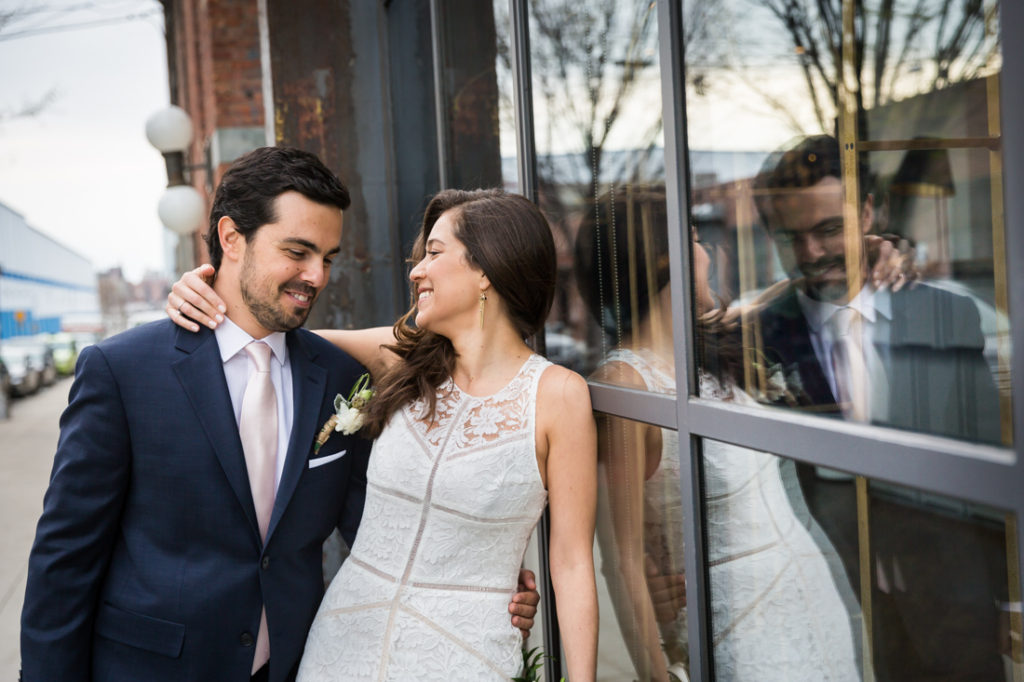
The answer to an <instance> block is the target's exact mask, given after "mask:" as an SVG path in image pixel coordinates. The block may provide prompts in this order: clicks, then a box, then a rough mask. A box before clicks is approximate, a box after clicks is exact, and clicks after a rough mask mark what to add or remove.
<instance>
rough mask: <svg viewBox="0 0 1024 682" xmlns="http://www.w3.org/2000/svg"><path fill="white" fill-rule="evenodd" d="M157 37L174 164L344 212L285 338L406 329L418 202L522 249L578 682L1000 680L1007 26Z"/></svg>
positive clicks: (569, 20) (1004, 576) (234, 6)
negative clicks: (264, 173)
mask: <svg viewBox="0 0 1024 682" xmlns="http://www.w3.org/2000/svg"><path fill="white" fill-rule="evenodd" d="M165 7H166V8H167V16H168V47H169V55H170V59H169V61H170V63H171V65H172V68H171V86H172V94H173V97H172V99H174V100H175V101H176V103H178V104H179V105H180V106H183V107H184V108H186V110H188V111H189V112H190V113H191V114H192V116H193V119H194V120H195V121H197V122H198V125H197V128H198V130H199V131H200V134H199V135H197V140H196V143H195V146H194V148H193V149H192V153H191V156H192V163H193V164H196V165H200V164H202V163H203V161H202V160H203V159H204V158H205V159H208V160H209V162H208V164H207V165H209V166H210V167H212V168H213V169H214V170H213V174H214V176H215V175H216V173H217V172H218V169H221V168H222V167H223V164H224V163H227V162H229V161H230V160H231V159H232V158H234V157H236V156H237V155H238V154H239V153H241V152H243V151H245V150H246V149H247V148H250V147H252V146H259V145H261V144H289V145H295V146H300V147H303V148H306V149H309V150H311V151H314V152H316V153H318V154H319V155H320V156H321V157H322V158H324V160H325V161H326V162H327V163H328V165H329V166H331V167H332V168H333V169H334V170H335V171H336V172H338V174H339V175H340V176H341V177H342V179H343V180H345V182H346V183H347V184H348V185H349V186H350V188H351V189H352V193H353V208H352V209H351V210H350V211H348V212H346V218H345V236H344V244H343V252H342V254H341V257H340V258H339V259H338V260H336V261H335V267H334V270H333V271H332V282H331V284H330V286H329V287H328V289H327V290H326V291H325V294H324V296H323V298H322V299H321V302H320V303H319V304H318V308H317V310H316V312H315V313H314V317H313V318H312V319H311V322H310V324H311V326H338V327H347V326H365V325H372V324H384V323H388V322H390V321H391V320H393V319H394V317H395V316H396V315H397V314H399V313H401V312H403V310H404V309H405V307H406V305H407V301H408V292H407V287H406V284H405V277H406V271H405V265H404V261H403V255H404V253H405V251H406V249H407V248H408V246H409V244H410V242H411V239H412V237H413V236H414V234H415V232H416V227H417V221H418V214H419V213H420V212H421V211H422V208H423V206H424V205H425V201H426V199H427V198H428V197H429V196H430V194H432V193H433V192H435V191H437V190H438V189H441V188H445V187H460V188H470V187H477V186H503V187H505V188H508V189H512V190H515V191H519V192H521V193H523V194H525V195H526V196H527V197H529V198H530V199H532V200H534V201H536V202H537V203H538V204H539V205H540V206H541V207H542V208H543V209H544V211H545V212H546V214H547V215H548V217H549V220H550V222H551V225H552V229H553V231H554V236H555V241H556V244H557V246H558V249H559V285H558V292H557V295H556V301H555V305H554V308H553V310H552V312H551V316H550V319H549V324H548V325H547V328H546V330H545V333H544V335H543V336H542V337H540V338H537V339H535V345H536V347H537V348H538V349H540V350H541V351H542V352H545V353H546V354H547V355H548V357H550V358H552V359H553V360H555V361H557V362H560V363H562V364H565V365H567V366H570V367H572V368H573V369H576V370H577V371H580V372H581V373H583V374H584V375H586V376H587V377H588V378H589V381H590V386H591V396H592V399H593V402H594V406H595V409H596V410H597V417H598V426H599V431H600V441H601V442H600V453H599V457H600V461H599V464H600V471H601V474H602V477H601V497H600V509H599V524H598V533H597V551H596V553H595V555H596V561H597V562H598V566H597V569H598V576H599V583H601V585H600V587H601V594H602V600H603V602H602V606H603V607H604V608H602V612H601V631H600V637H601V661H600V669H599V679H606V680H623V679H626V680H628V679H643V680H647V679H659V680H663V679H670V677H669V674H670V673H671V674H673V675H675V676H676V677H678V678H680V679H681V678H683V676H684V674H685V675H688V676H689V678H690V679H693V680H711V679H718V680H747V679H758V680H763V679H787V680H795V679H815V680H817V679H863V680H876V679H877V680H937V679H943V680H967V679H984V680H1020V679H1024V669H1022V661H1024V656H1022V650H1021V645H1022V623H1021V598H1020V594H1021V592H1020V591H1021V587H1022V584H1021V574H1020V560H1021V554H1020V548H1021V544H1022V541H1024V535H1022V531H1021V528H1020V525H1019V523H1018V519H1019V516H1020V514H1021V512H1022V511H1024V495H1021V490H1024V462H1022V461H1021V457H1020V451H1021V449H1020V448H1019V447H1018V441H1017V439H1016V434H1017V433H1020V432H1021V429H1022V428H1024V421H1022V420H1024V408H1022V407H1021V400H1020V399H1019V396H1020V395H1021V391H1024V384H1022V383H1021V382H1022V378H1021V377H1022V371H1021V366H1020V362H1019V361H1018V360H1017V359H1016V354H1015V353H1014V352H1013V348H1014V347H1018V348H1019V347H1021V344H1020V342H1019V341H1018V342H1017V343H1014V341H1015V339H1018V338H1020V336H1021V332H1020V330H1019V329H1018V327H1019V325H1014V324H1013V323H1012V319H1013V318H1014V317H1017V318H1018V319H1024V317H1021V313H1020V312H1017V313H1014V312H1013V311H1014V310H1017V311H1020V310H1021V309H1022V306H1024V290H1022V286H1024V275H1022V274H1021V272H1022V270H1021V268H1017V267H1015V266H1016V265H1018V264H1021V263H1024V238H1022V231H1021V227H1022V226H1024V197H1022V196H1021V193H1020V192H1019V191H1015V190H1014V188H1016V187H1019V186H1020V183H1021V179H1022V178H1024V126H1022V125H1021V124H1020V121H1019V117H1017V116H1016V115H1015V114H1014V112H1018V111H1020V110H1021V105H1022V102H1021V99H1022V97H1024V94H1022V90H1021V88H1020V87H1018V86H1015V85H1014V84H1016V83H1019V82H1021V81H1020V77H1021V71H1022V69H1024V54H1022V50H1024V48H1022V47H1021V41H1018V40H1016V37H1017V33H1019V32H1020V31H1021V27H1022V26H1024V5H1021V4H1020V3H1017V2H1007V1H1005V0H1004V1H1002V2H1000V1H998V0H979V1H977V2H969V3H962V2H954V1H952V0H918V1H915V2H902V1H900V0H878V1H871V2H869V1H868V0H828V1H826V2H818V1H815V2H811V1H810V0H806V1H805V0H793V1H792V2H776V1H775V0H695V1H693V2H678V1H676V0H654V1H651V0H629V1H625V2H624V1H622V0H577V1H576V2H562V1H560V0H494V2H486V1H484V2H480V1H478V0H408V1H402V0H395V1H392V2H382V3H363V2H359V3H356V2H351V3H346V2H342V3H338V2H324V1H323V0H298V1H297V2H296V1H290V2H285V1H284V0H258V1H257V0H250V1H247V2H243V1H242V0H207V1H205V2H196V1H194V0H180V1H175V0H165ZM201 175H202V174H201V172H197V173H196V175H194V178H195V180H196V184H197V185H200V186H201V185H203V184H204V183H205V178H202V177H201ZM215 179H216V177H213V178H212V179H211V180H215ZM206 184H208V185H210V186H212V184H213V183H212V181H211V182H210V183H206ZM195 257H198V258H201V257H202V253H201V251H199V252H198V253H197V254H196V255H195ZM1015 397H1017V398H1018V399H1016V400H1015V399H1014V398H1015ZM544 543H545V535H544V526H543V524H542V526H541V529H540V538H539V543H538V545H539V547H540V550H541V551H540V552H539V555H538V558H537V559H535V560H534V561H535V562H536V563H534V564H533V565H534V566H539V569H540V573H541V575H542V578H544V580H543V581H542V582H543V583H544V592H545V594H544V598H543V606H542V614H543V616H544V618H543V626H542V627H540V628H538V632H537V633H536V635H537V637H538V638H539V639H542V640H543V646H544V647H545V650H546V651H547V652H549V653H552V654H554V655H555V656H556V658H557V656H558V654H557V652H558V649H559V643H558V642H559V640H558V628H557V620H556V618H555V612H556V611H557V604H555V601H554V598H553V595H552V593H551V591H550V585H549V584H548V581H547V580H546V577H547V575H546V572H545V569H544V551H543V548H544ZM528 563H529V561H528ZM682 582H685V597H684V596H683V595H682V593H681V590H679V588H678V586H679V585H680V583H682ZM684 604H685V606H684ZM533 643H537V644H540V643H541V642H540V641H538V642H533ZM545 675H547V679H550V680H557V679H559V677H560V670H559V664H558V663H557V660H552V661H549V662H548V663H547V665H546V666H545Z"/></svg>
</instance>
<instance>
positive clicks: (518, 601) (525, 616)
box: [508, 568, 540, 640]
mask: <svg viewBox="0 0 1024 682" xmlns="http://www.w3.org/2000/svg"><path fill="white" fill-rule="evenodd" d="M539 603H540V593H539V592H537V577H536V576H535V575H534V574H533V571H530V570H528V569H525V568H521V569H519V585H518V586H516V593H515V594H514V595H512V602H511V603H510V604H509V605H508V612H509V613H511V614H512V625H515V626H516V627H517V628H519V631H520V632H522V633H523V639H524V640H525V639H526V638H528V637H529V636H530V630H531V629H533V619H534V618H535V617H536V616H537V604H539Z"/></svg>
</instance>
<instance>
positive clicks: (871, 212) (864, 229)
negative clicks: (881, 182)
mask: <svg viewBox="0 0 1024 682" xmlns="http://www.w3.org/2000/svg"><path fill="white" fill-rule="evenodd" d="M874 223H875V195H874V194H868V195H867V196H866V197H864V206H862V207H861V209H860V231H861V234H869V233H870V232H871V226H872V225H874Z"/></svg>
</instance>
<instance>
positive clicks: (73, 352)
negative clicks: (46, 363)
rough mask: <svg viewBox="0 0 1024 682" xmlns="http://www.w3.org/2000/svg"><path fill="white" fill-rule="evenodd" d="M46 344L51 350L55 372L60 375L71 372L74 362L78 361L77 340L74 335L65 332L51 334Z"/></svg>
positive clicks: (73, 368)
mask: <svg viewBox="0 0 1024 682" xmlns="http://www.w3.org/2000/svg"><path fill="white" fill-rule="evenodd" d="M47 345H48V346H49V347H50V350H51V351H53V362H54V364H55V365H56V367H57V373H58V374H60V375H61V376H67V375H69V374H72V373H73V372H74V371H75V362H77V361H78V342H77V341H76V340H75V337H74V336H72V335H71V334H68V333H66V332H62V333H59V334H51V335H50V337H49V338H48V339H47Z"/></svg>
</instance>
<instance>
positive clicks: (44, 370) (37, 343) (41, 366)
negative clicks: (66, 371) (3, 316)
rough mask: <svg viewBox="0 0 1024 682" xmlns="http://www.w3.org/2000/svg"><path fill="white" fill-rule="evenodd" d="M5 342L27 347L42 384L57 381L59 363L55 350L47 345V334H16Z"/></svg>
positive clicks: (47, 384) (10, 344) (45, 384)
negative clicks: (55, 357)
mask: <svg viewBox="0 0 1024 682" xmlns="http://www.w3.org/2000/svg"><path fill="white" fill-rule="evenodd" d="M4 343H5V344H6V345H9V346H13V347H15V348H23V349H25V351H26V352H27V353H28V356H29V357H30V358H31V362H32V364H33V366H34V367H35V368H36V369H37V370H38V371H39V383H40V385H41V386H51V385H52V384H53V383H54V382H55V381H57V363H56V361H55V360H54V358H53V351H52V350H51V349H50V347H49V345H47V342H46V337H45V336H16V337H14V338H13V339H8V340H7V341H5V342H4Z"/></svg>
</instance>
